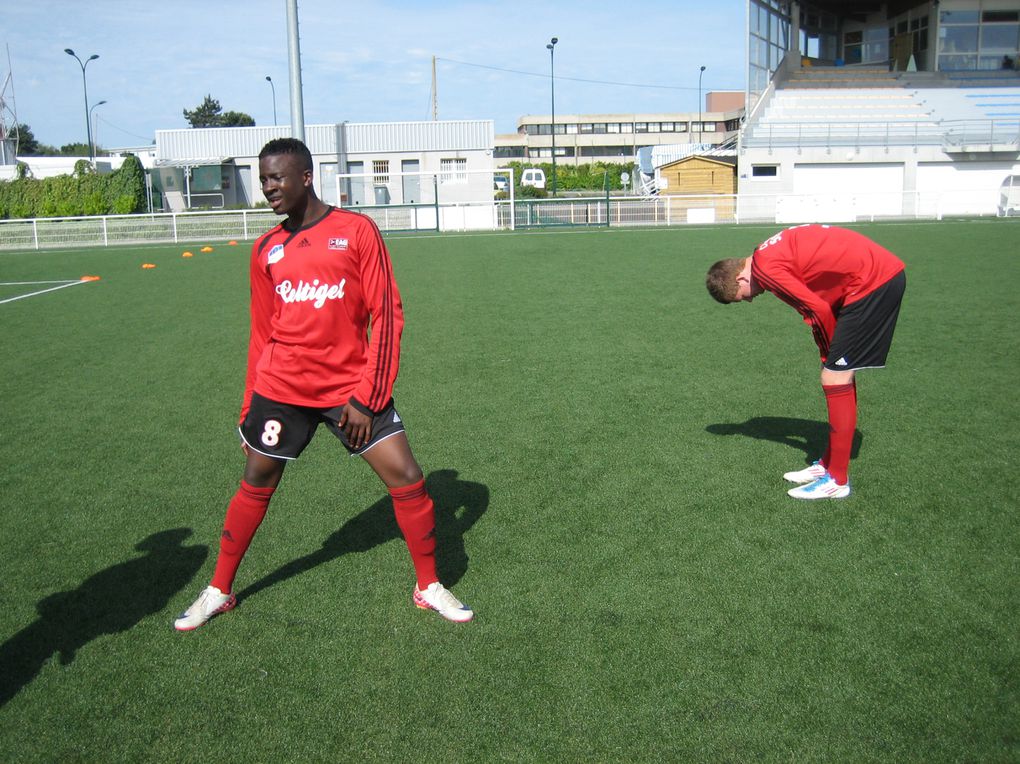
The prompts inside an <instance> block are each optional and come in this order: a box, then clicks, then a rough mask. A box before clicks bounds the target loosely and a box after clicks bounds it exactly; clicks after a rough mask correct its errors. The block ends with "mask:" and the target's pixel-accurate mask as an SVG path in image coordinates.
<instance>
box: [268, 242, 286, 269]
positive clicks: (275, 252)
mask: <svg viewBox="0 0 1020 764" xmlns="http://www.w3.org/2000/svg"><path fill="white" fill-rule="evenodd" d="M282 259H283V245H282V244H277V245H276V246H275V247H273V248H272V249H271V250H269V254H268V255H267V256H266V261H267V262H268V263H269V264H270V265H272V264H273V263H278V262H280V261H281V260H282Z"/></svg>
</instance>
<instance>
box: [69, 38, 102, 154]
mask: <svg viewBox="0 0 1020 764" xmlns="http://www.w3.org/2000/svg"><path fill="white" fill-rule="evenodd" d="M64 53H66V54H67V55H69V56H73V57H74V60H75V61H77V62H78V66H80V67H81V84H82V88H84V90H85V134H86V136H87V138H88V144H89V161H90V162H91V161H93V160H94V159H95V157H94V156H93V154H92V125H91V118H90V117H89V84H88V81H87V80H86V79H85V67H86V66H88V65H89V61H95V60H96V59H97V58H99V54H98V53H93V54H92V55H91V56H89V57H88V58H87V59H85V61H84V62H83V61H82V60H81V59H80V58H78V56H77V55H76V54H75V52H74V51H73V50H71V49H70V48H64Z"/></svg>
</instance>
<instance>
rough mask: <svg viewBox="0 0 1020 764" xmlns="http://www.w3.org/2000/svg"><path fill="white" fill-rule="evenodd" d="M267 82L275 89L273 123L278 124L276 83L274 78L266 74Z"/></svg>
mask: <svg viewBox="0 0 1020 764" xmlns="http://www.w3.org/2000/svg"><path fill="white" fill-rule="evenodd" d="M266 82H268V83H269V87H271V88H272V89H273V124H274V125H276V124H277V122H276V85H274V84H273V78H272V77H270V76H269V75H268V74H267V75H266Z"/></svg>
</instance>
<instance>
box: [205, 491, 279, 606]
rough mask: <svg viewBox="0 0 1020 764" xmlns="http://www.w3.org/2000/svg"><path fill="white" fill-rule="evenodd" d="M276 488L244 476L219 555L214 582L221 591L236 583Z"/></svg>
mask: <svg viewBox="0 0 1020 764" xmlns="http://www.w3.org/2000/svg"><path fill="white" fill-rule="evenodd" d="M275 490H276V489H275V488H256V487H255V486H252V485H248V484H247V483H246V482H244V481H243V480H242V481H241V487H240V488H238V489H237V493H235V494H234V498H232V499H231V500H230V504H229V505H228V506H227V518H226V519H225V520H224V521H223V534H222V535H221V536H220V555H219V557H217V558H216V571H215V572H214V573H213V578H212V585H213V586H215V587H216V588H217V589H219V590H220V591H221V592H229V591H230V590H231V587H233V585H234V576H236V575H237V568H238V566H239V565H240V564H241V559H242V558H243V557H244V553H245V552H247V551H248V545H249V544H251V540H252V537H253V536H254V535H255V531H257V530H258V528H259V525H261V524H262V519H263V518H264V517H265V516H266V510H267V509H269V500H270V499H271V498H272V497H273V491H275Z"/></svg>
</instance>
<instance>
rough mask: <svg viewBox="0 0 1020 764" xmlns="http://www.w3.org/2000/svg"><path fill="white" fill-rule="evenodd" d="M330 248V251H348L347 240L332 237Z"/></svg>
mask: <svg viewBox="0 0 1020 764" xmlns="http://www.w3.org/2000/svg"><path fill="white" fill-rule="evenodd" d="M328 247H329V248H330V249H339V250H346V249H347V239H341V238H340V237H338V236H334V237H332V238H331V239H330V240H329V244H328Z"/></svg>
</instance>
